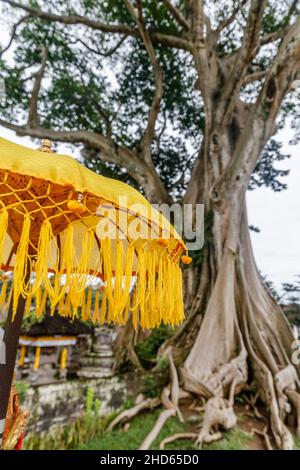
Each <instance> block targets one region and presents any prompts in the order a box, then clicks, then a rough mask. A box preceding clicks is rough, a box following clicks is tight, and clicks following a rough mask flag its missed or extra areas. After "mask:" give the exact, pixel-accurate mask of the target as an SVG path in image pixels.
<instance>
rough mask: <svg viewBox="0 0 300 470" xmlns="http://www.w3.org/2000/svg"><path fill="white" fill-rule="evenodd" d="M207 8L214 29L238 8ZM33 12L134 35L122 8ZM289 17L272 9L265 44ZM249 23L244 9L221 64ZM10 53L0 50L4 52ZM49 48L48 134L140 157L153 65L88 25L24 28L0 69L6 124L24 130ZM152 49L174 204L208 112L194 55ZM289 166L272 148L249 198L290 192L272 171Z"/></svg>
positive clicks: (0, 109) (42, 103) (248, 91)
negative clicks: (85, 136)
mask: <svg viewBox="0 0 300 470" xmlns="http://www.w3.org/2000/svg"><path fill="white" fill-rule="evenodd" d="M205 3H206V5H205V6H206V10H207V13H208V14H209V16H210V18H211V21H212V27H213V28H216V27H217V25H218V24H219V22H220V21H222V20H224V19H225V18H226V17H228V16H230V14H231V13H232V11H233V9H234V7H235V4H236V2H235V0H228V1H226V2H224V1H220V2H216V1H213V0H210V1H207V2H205ZM30 4H31V5H33V6H34V7H36V8H41V9H44V10H46V11H52V12H55V13H56V14H58V15H59V14H76V13H80V14H81V15H85V16H87V17H89V18H94V19H97V20H98V21H102V22H104V23H107V24H124V25H128V26H129V27H131V28H135V27H136V25H135V22H134V20H133V19H132V17H131V15H130V14H129V12H128V10H127V9H126V6H125V4H124V2H123V1H122V0H106V1H103V2H99V1H96V0H79V1H77V2H74V1H73V0H66V1H61V0H49V1H47V2H46V1H45V0H40V1H39V2H35V1H31V2H30ZM176 4H177V6H178V8H179V9H180V10H181V12H182V14H188V2H186V1H184V0H178V1H177V2H176ZM287 11H288V8H287V7H286V5H285V3H284V2H278V1H277V2H276V1H275V0H272V1H270V2H268V7H267V8H266V11H265V14H264V17H263V22H262V33H261V34H269V33H272V32H274V31H277V30H278V29H280V28H282V27H283V26H284V25H286V24H287V23H288V20H289V17H288V13H287ZM16 12H17V13H18V14H19V13H20V12H19V11H18V10H15V9H13V8H11V7H9V6H6V7H5V17H6V21H7V23H9V24H12V23H13V22H15V18H16ZM246 14H247V7H244V12H243V14H242V13H239V14H238V15H236V18H235V20H234V21H233V22H232V23H231V24H230V25H229V26H228V27H226V28H225V29H224V31H223V32H222V34H221V36H220V38H219V41H218V44H217V46H216V50H217V52H218V53H219V55H220V56H221V57H224V56H228V55H231V54H233V53H235V52H236V51H237V49H238V48H239V47H240V42H241V38H242V35H243V32H244V27H245V21H246ZM143 15H144V19H145V23H146V26H147V27H148V28H149V30H150V31H151V32H159V33H161V34H170V35H172V36H175V37H176V36H178V37H182V36H183V34H184V32H183V28H182V26H180V25H179V24H178V23H177V22H176V20H175V19H174V18H173V17H172V15H171V14H170V13H169V12H168V10H167V8H166V6H165V5H164V4H163V2H157V1H156V0H149V1H147V2H143ZM294 15H295V13H294ZM5 45H6V44H2V45H0V49H1V46H5ZM116 46H118V47H116ZM43 48H46V49H47V51H48V60H47V66H46V71H45V77H44V80H43V87H42V89H41V93H40V96H39V114H40V116H41V125H42V126H45V127H49V128H50V127H51V128H54V129H60V130H63V129H65V130H70V129H80V130H92V131H94V132H99V133H101V134H104V135H105V136H107V137H109V138H112V140H113V142H114V143H115V144H120V145H123V146H126V147H128V148H135V149H136V150H137V151H140V146H141V145H140V144H141V139H142V136H143V133H144V131H145V126H146V122H147V117H148V113H149V108H150V106H151V102H152V98H153V91H154V78H153V71H152V67H151V64H150V61H149V57H148V55H147V53H146V50H145V47H144V45H143V42H142V41H141V40H140V39H139V38H135V37H122V36H120V35H116V34H107V33H104V32H102V31H98V30H93V29H91V28H88V27H86V26H83V25H68V26H67V27H66V25H64V24H60V23H57V22H49V21H45V20H43V19H41V18H30V19H29V20H27V21H25V22H24V23H22V24H20V25H19V27H18V31H17V36H16V38H15V41H14V47H13V48H12V50H11V51H10V52H9V54H7V55H6V54H4V55H3V57H2V58H1V60H0V78H3V79H4V80H5V85H6V96H5V99H3V100H1V103H0V113H1V116H2V117H3V118H6V119H8V120H10V121H16V122H22V123H23V122H24V121H26V118H27V113H28V107H29V101H30V95H31V92H32V86H33V81H34V75H35V72H36V71H37V70H38V68H39V66H40V63H41V52H42V49H43ZM154 48H155V53H156V56H157V57H158V60H159V63H160V65H161V68H162V70H163V75H164V90H163V99H162V103H161V110H160V113H159V116H158V120H157V125H156V135H155V139H154V142H153V145H152V154H153V160H154V163H155V166H156V168H157V170H158V173H159V175H160V177H161V179H162V181H163V183H164V184H165V186H166V188H167V190H168V191H169V192H170V194H171V195H173V196H174V197H175V199H180V198H181V197H182V195H183V193H184V191H185V189H186V186H187V183H188V181H189V179H190V175H191V171H192V167H193V164H194V162H195V159H196V156H197V153H198V149H199V145H200V143H201V140H202V138H203V130H204V126H205V117H204V109H203V103H202V99H201V96H200V93H199V90H198V88H197V75H196V72H195V66H194V61H193V57H192V55H191V54H190V53H188V52H186V51H183V50H176V49H173V48H170V47H163V46H161V45H160V44H158V43H154ZM275 52H276V44H275V45H274V44H271V45H269V46H266V47H265V48H264V49H263V50H262V51H261V53H260V54H259V55H258V56H257V57H256V58H255V61H254V63H253V64H252V65H251V67H252V66H253V70H265V69H266V68H267V67H268V66H269V65H270V63H271V61H272V59H273V57H274V53H275ZM258 92H259V88H258V85H257V84H255V83H254V84H250V85H249V86H247V87H246V88H245V89H244V90H243V91H242V99H244V100H249V101H250V102H251V101H253V100H254V98H255V97H256V96H257V93H258ZM215 98H216V99H217V97H215ZM298 115H299V110H298V109H297V100H295V99H294V98H293V97H288V98H287V99H286V100H285V102H284V105H283V108H282V113H281V116H280V119H279V121H278V124H279V127H282V126H283V125H284V123H285V121H286V119H287V117H289V118H291V119H292V120H295V125H296V118H297V116H298ZM296 134H297V132H296ZM81 150H83V148H82V146H81ZM284 157H285V155H283V154H282V152H281V149H280V144H279V143H278V142H276V140H274V139H273V140H272V141H271V142H270V144H269V145H268V146H267V148H266V151H265V152H264V153H263V155H262V158H261V161H260V162H259V164H258V165H257V167H256V169H255V173H254V177H253V178H252V180H251V183H250V188H251V189H252V188H254V187H257V186H261V185H262V184H263V185H267V186H269V187H271V188H272V189H275V190H276V191H277V190H281V189H284V187H285V185H284V184H283V183H282V182H281V178H282V177H283V176H285V174H286V172H285V171H284V170H283V171H282V170H277V169H276V168H275V163H276V162H277V161H278V160H281V159H282V158H284ZM82 159H83V161H84V163H85V164H86V165H87V166H88V167H89V168H91V169H93V170H95V171H97V172H99V173H102V174H104V175H106V176H114V177H116V178H119V179H121V180H123V181H127V182H130V183H132V184H134V185H137V183H136V182H134V181H133V178H132V177H129V175H128V174H127V172H126V171H125V170H124V169H123V168H118V167H116V166H115V165H113V164H111V163H103V162H100V161H99V158H97V154H96V152H95V150H94V149H90V148H85V149H84V152H83V153H82Z"/></svg>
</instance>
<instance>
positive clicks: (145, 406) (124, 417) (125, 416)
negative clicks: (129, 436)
mask: <svg viewBox="0 0 300 470" xmlns="http://www.w3.org/2000/svg"><path fill="white" fill-rule="evenodd" d="M160 403H161V401H160V399H159V398H148V399H146V400H143V401H141V402H140V403H137V404H136V405H135V406H133V407H132V408H130V409H129V410H124V411H123V412H122V413H120V414H119V415H118V416H117V417H116V418H115V419H114V420H113V421H112V422H111V423H110V425H109V426H108V428H107V430H108V431H112V430H113V429H114V428H115V427H116V426H117V425H118V424H120V423H124V421H125V422H126V421H129V420H130V419H132V418H134V416H136V415H137V414H139V413H140V412H141V411H144V410H149V409H153V408H156V407H157V406H158V405H160Z"/></svg>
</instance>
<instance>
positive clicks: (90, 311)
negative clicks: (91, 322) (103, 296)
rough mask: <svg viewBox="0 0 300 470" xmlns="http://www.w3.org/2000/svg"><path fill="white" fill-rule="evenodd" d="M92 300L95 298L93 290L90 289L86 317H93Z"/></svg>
mask: <svg viewBox="0 0 300 470" xmlns="http://www.w3.org/2000/svg"><path fill="white" fill-rule="evenodd" d="M92 300H93V290H92V289H88V294H87V301H86V310H85V312H86V319H88V318H90V319H92Z"/></svg>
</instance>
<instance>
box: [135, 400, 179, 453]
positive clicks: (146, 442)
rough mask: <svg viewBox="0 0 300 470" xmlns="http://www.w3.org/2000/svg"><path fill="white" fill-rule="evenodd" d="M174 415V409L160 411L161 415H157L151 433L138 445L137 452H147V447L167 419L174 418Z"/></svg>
mask: <svg viewBox="0 0 300 470" xmlns="http://www.w3.org/2000/svg"><path fill="white" fill-rule="evenodd" d="M175 415H176V409H175V408H171V409H169V410H164V411H162V412H161V414H160V415H159V417H158V419H157V421H156V423H155V425H154V427H153V429H152V431H151V432H150V433H149V434H148V435H147V436H146V438H145V439H144V441H143V442H142V444H141V445H140V447H139V450H148V449H149V447H150V446H151V444H152V442H153V441H154V440H155V438H156V437H157V436H158V434H159V433H160V431H161V428H162V427H163V425H164V424H165V422H166V421H167V419H169V418H170V417H171V416H175Z"/></svg>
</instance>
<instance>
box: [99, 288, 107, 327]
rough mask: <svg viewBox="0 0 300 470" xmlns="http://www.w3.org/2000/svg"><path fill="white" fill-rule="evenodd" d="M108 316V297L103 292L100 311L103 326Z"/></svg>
mask: <svg viewBox="0 0 300 470" xmlns="http://www.w3.org/2000/svg"><path fill="white" fill-rule="evenodd" d="M106 314H107V297H106V291H105V290H104V291H103V295H102V301H101V311H100V324H101V325H103V323H104V322H105V318H106Z"/></svg>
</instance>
